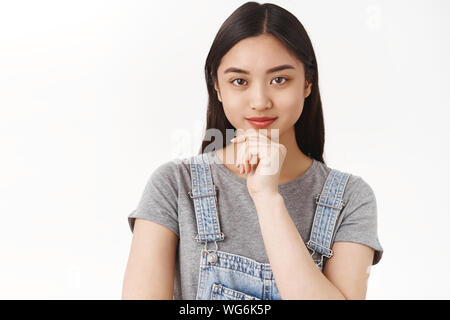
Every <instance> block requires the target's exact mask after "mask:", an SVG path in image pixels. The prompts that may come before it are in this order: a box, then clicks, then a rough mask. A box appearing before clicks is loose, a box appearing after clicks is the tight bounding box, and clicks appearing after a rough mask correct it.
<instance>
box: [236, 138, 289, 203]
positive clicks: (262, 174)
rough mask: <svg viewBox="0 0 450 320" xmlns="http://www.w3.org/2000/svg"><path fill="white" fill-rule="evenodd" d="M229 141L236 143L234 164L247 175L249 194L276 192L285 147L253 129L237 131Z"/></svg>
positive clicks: (270, 193) (284, 155) (285, 150)
mask: <svg viewBox="0 0 450 320" xmlns="http://www.w3.org/2000/svg"><path fill="white" fill-rule="evenodd" d="M239 131H240V130H238V132H239ZM231 141H232V142H233V143H235V144H237V147H238V151H237V159H236V166H237V167H238V168H240V173H243V174H246V175H247V188H248V191H249V194H250V196H251V197H252V198H254V197H256V196H260V195H274V194H278V180H279V177H280V171H281V167H282V166H283V162H284V159H285V158H286V154H287V149H286V147H285V146H284V145H282V144H279V143H276V142H274V141H273V140H271V139H270V138H268V137H267V135H265V134H264V133H263V131H260V130H258V131H256V130H254V129H249V130H247V131H245V132H244V133H242V134H239V133H238V135H237V136H236V137H235V138H234V139H232V140H231Z"/></svg>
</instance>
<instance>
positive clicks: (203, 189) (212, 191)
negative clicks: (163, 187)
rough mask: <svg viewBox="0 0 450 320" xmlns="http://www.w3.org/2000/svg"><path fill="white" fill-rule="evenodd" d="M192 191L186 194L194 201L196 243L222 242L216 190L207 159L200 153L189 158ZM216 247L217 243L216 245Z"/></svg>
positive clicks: (222, 235) (222, 236)
mask: <svg viewBox="0 0 450 320" xmlns="http://www.w3.org/2000/svg"><path fill="white" fill-rule="evenodd" d="M190 168H191V181H192V190H191V191H190V192H188V194H189V196H190V197H191V198H192V199H193V201H194V209H195V217H196V220H197V232H198V234H197V235H196V236H195V239H196V240H197V242H205V243H206V244H207V242H212V241H222V240H223V239H224V238H225V236H224V234H223V233H222V232H221V231H220V224H219V218H218V216H217V206H216V204H217V194H216V191H217V188H216V186H215V185H214V183H213V180H212V176H211V168H210V166H209V161H208V157H207V155H206V154H204V153H202V154H199V155H196V156H193V157H191V158H190ZM216 245H217V243H216Z"/></svg>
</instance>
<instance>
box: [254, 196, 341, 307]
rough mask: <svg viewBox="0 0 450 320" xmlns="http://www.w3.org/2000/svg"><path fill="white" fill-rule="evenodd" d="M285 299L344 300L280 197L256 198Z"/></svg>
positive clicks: (255, 201)
mask: <svg viewBox="0 0 450 320" xmlns="http://www.w3.org/2000/svg"><path fill="white" fill-rule="evenodd" d="M252 198H253V202H254V204H255V207H256V211H257V213H258V219H259V224H260V228H261V233H262V236H263V239H264V245H265V248H266V252H267V256H268V258H269V262H270V265H271V268H272V271H273V274H274V277H275V281H276V284H277V287H278V290H279V292H280V295H281V297H282V299H288V300H291V299H296V300H299V299H345V296H344V295H343V294H342V293H341V292H340V291H339V289H338V288H337V287H336V286H334V285H333V284H332V283H331V282H330V281H329V280H328V279H327V278H326V277H325V275H324V274H323V273H322V272H321V271H320V269H319V268H318V267H317V266H316V264H315V263H314V261H313V260H312V257H311V255H310V253H309V251H308V249H307V247H306V245H305V244H304V242H303V239H302V238H301V236H300V234H299V232H298V230H297V228H296V226H295V224H294V222H293V221H292V219H291V217H290V215H289V212H288V211H287V209H286V206H285V204H284V200H283V197H282V196H281V195H280V194H279V193H276V194H270V195H267V194H264V195H259V196H258V195H256V196H253V197H252Z"/></svg>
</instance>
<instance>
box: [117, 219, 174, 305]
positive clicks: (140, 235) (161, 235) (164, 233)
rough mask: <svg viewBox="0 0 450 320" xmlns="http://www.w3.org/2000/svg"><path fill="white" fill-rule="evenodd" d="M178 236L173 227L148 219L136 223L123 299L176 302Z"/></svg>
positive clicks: (125, 277) (123, 288) (137, 220)
mask: <svg viewBox="0 0 450 320" xmlns="http://www.w3.org/2000/svg"><path fill="white" fill-rule="evenodd" d="M177 244H178V237H177V235H176V234H175V233H174V232H173V231H172V230H170V229H169V228H167V227H165V226H162V225H160V224H158V223H155V222H152V221H150V220H146V219H140V218H137V219H136V221H135V224H134V231H133V239H132V243H131V249H130V254H129V257H128V264H127V267H126V271H125V276H124V280H123V287H122V299H123V300H125V299H132V300H139V299H151V300H162V299H163V300H171V299H173V280H174V267H175V254H176V248H177Z"/></svg>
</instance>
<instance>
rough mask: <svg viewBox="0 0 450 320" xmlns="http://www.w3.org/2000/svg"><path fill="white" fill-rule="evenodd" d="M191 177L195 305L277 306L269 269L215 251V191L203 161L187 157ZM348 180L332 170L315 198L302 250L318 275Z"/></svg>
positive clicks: (201, 157)
mask: <svg viewBox="0 0 450 320" xmlns="http://www.w3.org/2000/svg"><path fill="white" fill-rule="evenodd" d="M190 171H191V182H192V191H190V192H189V196H190V197H191V198H192V200H193V201H194V209H195V216H196V221H197V232H198V233H197V235H196V236H195V239H196V240H197V242H198V243H200V244H202V245H203V247H201V255H200V270H199V280H198V288H197V296H196V299H197V300H281V296H280V293H279V291H278V288H277V285H276V283H275V279H274V276H273V272H272V269H271V267H270V264H268V263H260V262H258V261H255V260H253V259H250V258H247V257H244V256H241V255H236V254H233V253H231V252H224V251H220V250H219V248H218V244H217V242H218V241H219V242H220V241H223V240H224V238H225V235H224V234H223V232H221V230H220V223H219V216H218V212H217V211H218V210H217V193H216V191H217V189H216V186H215V185H214V183H213V181H212V175H211V168H210V165H209V160H208V157H207V155H206V154H204V153H202V154H199V155H196V156H193V157H191V158H190ZM349 176H350V174H349V173H344V172H341V171H338V170H336V169H331V171H330V173H329V174H328V177H327V179H326V181H325V184H324V185H323V188H322V192H321V193H320V194H318V195H316V197H315V202H316V211H315V215H314V221H313V225H312V229H311V236H310V239H309V241H308V242H307V243H306V247H307V248H308V249H309V250H311V252H310V253H311V256H312V258H313V261H314V263H315V264H316V266H317V267H318V268H319V269H320V270H321V271H323V257H324V256H325V257H327V258H331V257H332V256H333V251H332V250H331V246H332V239H333V235H334V229H335V224H336V220H337V217H338V215H339V213H340V211H341V210H342V208H343V207H344V206H345V202H344V201H343V194H344V190H345V186H346V184H347V181H348V178H349ZM212 242H213V243H212ZM210 243H211V245H210ZM315 255H316V257H317V255H319V259H314V256H315Z"/></svg>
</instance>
